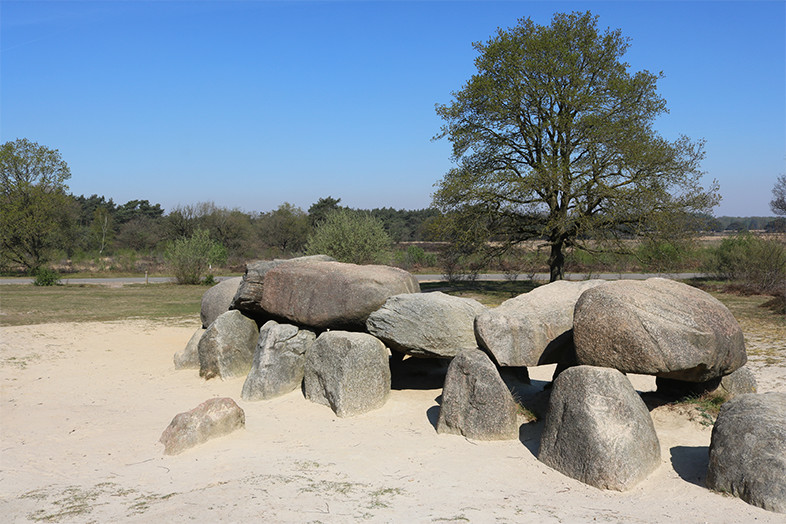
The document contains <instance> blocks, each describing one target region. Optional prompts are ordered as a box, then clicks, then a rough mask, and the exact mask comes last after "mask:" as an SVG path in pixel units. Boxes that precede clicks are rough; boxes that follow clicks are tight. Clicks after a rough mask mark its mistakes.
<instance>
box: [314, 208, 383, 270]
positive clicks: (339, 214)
mask: <svg viewBox="0 0 786 524" xmlns="http://www.w3.org/2000/svg"><path fill="white" fill-rule="evenodd" d="M390 245H391V241H390V237H389V236H388V234H387V233H386V232H385V229H384V227H382V222H381V221H380V220H379V219H376V218H374V217H372V216H370V215H368V214H366V213H362V212H358V211H352V210H349V209H338V210H334V211H332V212H330V213H328V215H327V216H326V217H325V220H324V221H323V222H321V223H320V224H319V225H318V226H317V227H316V229H315V230H314V232H313V233H312V234H311V236H310V237H309V239H308V243H307V244H306V254H309V255H318V254H325V255H330V256H331V257H333V258H335V259H336V260H338V261H340V262H350V263H353V264H372V263H381V262H386V261H387V258H389V251H390Z"/></svg>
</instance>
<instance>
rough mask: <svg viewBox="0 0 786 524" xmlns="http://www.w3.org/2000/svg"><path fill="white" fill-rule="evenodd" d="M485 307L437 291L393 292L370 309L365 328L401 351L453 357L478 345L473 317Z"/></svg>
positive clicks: (417, 354) (469, 300)
mask: <svg viewBox="0 0 786 524" xmlns="http://www.w3.org/2000/svg"><path fill="white" fill-rule="evenodd" d="M485 310H486V306H484V305H483V304H481V303H480V302H478V301H477V300H472V299H469V298H459V297H452V296H450V295H446V294H444V293H440V292H435V293H408V294H404V295H395V296H392V297H390V298H388V299H387V301H385V304H384V305H383V306H382V307H381V308H380V309H378V310H376V311H374V312H373V313H371V315H370V316H369V317H368V320H367V321H366V329H367V330H368V332H369V333H371V334H372V335H374V336H375V337H378V338H379V339H380V340H382V341H383V342H384V343H385V344H387V346H388V347H389V348H390V349H394V350H396V351H399V352H401V353H406V354H408V355H415V356H420V357H446V358H452V357H454V356H456V355H457V354H458V353H459V352H460V351H462V350H464V349H474V348H477V342H476V340H475V330H474V323H475V317H476V316H477V315H478V314H479V313H481V312H483V311H485Z"/></svg>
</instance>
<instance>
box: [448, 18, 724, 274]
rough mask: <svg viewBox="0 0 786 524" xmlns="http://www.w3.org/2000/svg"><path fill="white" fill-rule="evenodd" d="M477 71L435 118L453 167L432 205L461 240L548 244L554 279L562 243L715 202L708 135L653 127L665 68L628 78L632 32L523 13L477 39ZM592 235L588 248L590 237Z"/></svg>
mask: <svg viewBox="0 0 786 524" xmlns="http://www.w3.org/2000/svg"><path fill="white" fill-rule="evenodd" d="M473 45H474V47H475V49H476V50H477V52H478V57H477V58H476V60H475V66H476V68H477V73H476V74H474V75H473V76H472V77H471V78H470V79H469V81H468V82H467V83H466V84H465V85H464V86H463V87H462V89H461V90H459V91H457V92H454V93H453V100H452V101H451V103H449V104H447V105H438V106H437V113H438V115H439V116H440V117H442V119H443V120H444V121H445V124H444V125H443V127H442V130H441V133H440V134H439V135H437V137H436V138H447V139H448V140H450V141H451V142H452V145H453V160H454V161H455V162H456V164H457V165H456V167H455V168H454V169H452V170H451V171H449V172H448V173H447V174H446V175H445V176H444V178H443V179H442V180H441V181H439V182H438V183H437V190H436V191H435V194H434V204H435V205H436V206H437V207H439V208H440V209H441V210H442V211H443V212H444V213H445V217H446V219H445V220H446V223H447V224H448V225H449V226H451V227H450V228H449V229H451V230H452V234H453V238H455V239H456V240H457V241H479V240H480V241H484V242H485V241H487V240H489V239H490V238H493V239H495V240H497V241H498V242H497V243H496V244H495V245H497V246H502V247H505V246H511V245H514V244H515V243H517V242H520V241H523V240H527V239H544V240H545V241H546V242H547V243H548V245H549V246H550V256H549V266H550V272H551V280H552V281H553V280H557V279H561V278H563V276H564V263H565V253H566V249H568V248H570V247H575V248H583V249H594V248H597V246H598V245H599V243H598V241H599V240H608V239H610V238H615V237H618V236H619V235H621V234H624V235H631V234H643V233H654V232H656V231H662V230H663V229H664V228H665V227H667V226H668V227H674V226H679V227H682V226H683V225H684V224H685V223H686V220H687V218H689V217H691V216H694V215H695V214H696V213H699V212H707V211H709V210H711V209H712V207H713V206H714V205H716V204H717V203H718V201H719V199H720V197H719V196H718V193H717V184H716V183H713V184H712V186H711V187H710V188H708V189H705V188H704V187H702V185H701V180H700V179H701V177H702V175H703V173H702V171H701V170H700V161H701V160H702V158H703V156H704V151H703V142H702V141H692V140H690V139H688V138H687V137H684V136H683V137H680V138H678V139H677V140H675V141H669V140H666V139H665V138H663V137H661V136H660V135H659V134H658V133H657V132H656V131H655V130H654V128H653V124H654V122H655V120H656V118H657V117H658V116H660V115H662V114H663V113H665V112H666V111H667V109H666V102H665V101H664V100H663V98H661V97H660V96H659V95H658V94H657V92H656V83H657V80H658V78H659V76H660V75H655V74H653V73H650V72H648V71H639V72H636V73H631V72H630V71H629V65H628V64H627V63H625V62H624V61H623V56H624V54H625V52H626V50H627V48H628V45H629V42H628V39H627V38H625V37H623V36H622V34H621V32H620V31H619V30H606V31H603V32H601V31H599V30H598V27H597V18H596V17H594V16H592V15H591V14H590V13H589V12H587V13H571V14H556V15H555V16H554V18H553V20H552V22H551V25H549V26H541V25H537V24H535V23H533V22H532V21H531V20H529V19H526V18H524V19H521V20H519V23H518V24H517V25H516V26H515V27H512V28H510V29H507V30H502V29H500V30H498V32H497V34H496V35H495V36H493V37H492V38H491V39H489V40H488V42H485V43H483V42H478V43H475V44H473ZM589 240H592V242H591V243H590V242H588V241H589Z"/></svg>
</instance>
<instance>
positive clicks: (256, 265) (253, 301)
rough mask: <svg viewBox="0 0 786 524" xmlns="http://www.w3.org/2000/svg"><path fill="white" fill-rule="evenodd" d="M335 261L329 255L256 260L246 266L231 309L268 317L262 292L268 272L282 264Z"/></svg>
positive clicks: (254, 315) (253, 315)
mask: <svg viewBox="0 0 786 524" xmlns="http://www.w3.org/2000/svg"><path fill="white" fill-rule="evenodd" d="M331 260H334V259H333V258H331V257H329V256H327V255H313V256H308V257H298V258H291V259H275V260H255V261H254V262H249V263H248V264H246V272H245V274H244V275H243V276H242V277H241V282H240V285H239V286H238V288H237V292H236V293H235V296H234V298H233V299H232V304H231V305H230V309H237V310H239V311H243V312H244V313H246V314H247V315H249V316H252V317H264V316H266V314H265V310H264V309H263V308H262V292H263V290H264V289H265V275H266V274H267V272H268V271H270V270H271V269H273V268H274V267H277V266H280V265H281V264H310V263H311V262H327V261H331Z"/></svg>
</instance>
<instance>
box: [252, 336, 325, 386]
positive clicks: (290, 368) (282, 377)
mask: <svg viewBox="0 0 786 524" xmlns="http://www.w3.org/2000/svg"><path fill="white" fill-rule="evenodd" d="M315 339H316V335H315V334H314V332H313V331H309V330H305V329H299V328H298V327H297V326H293V325H291V324H279V323H278V322H275V321H273V320H270V321H268V322H266V323H265V325H264V326H262V329H260V330H259V340H258V342H257V348H256V352H255V353H254V361H253V363H252V364H251V372H250V373H249V374H248V377H246V381H245V383H244V384H243V393H242V397H243V400H267V399H271V398H275V397H278V396H281V395H284V394H286V393H289V392H290V391H294V390H295V389H297V388H299V387H300V385H301V384H302V382H303V370H304V367H305V363H306V350H307V349H308V348H309V347H311V344H313V343H314V340H315Z"/></svg>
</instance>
